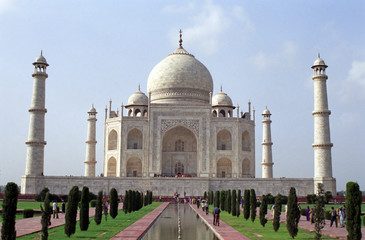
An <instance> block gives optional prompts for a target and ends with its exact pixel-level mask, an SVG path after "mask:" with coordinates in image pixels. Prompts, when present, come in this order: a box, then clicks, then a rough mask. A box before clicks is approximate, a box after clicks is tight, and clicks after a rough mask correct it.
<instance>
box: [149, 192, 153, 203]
mask: <svg viewBox="0 0 365 240" xmlns="http://www.w3.org/2000/svg"><path fill="white" fill-rule="evenodd" d="M149 193H150V197H149V201H150V204H152V200H153V196H152V191H150V192H149Z"/></svg>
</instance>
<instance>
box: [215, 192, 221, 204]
mask: <svg viewBox="0 0 365 240" xmlns="http://www.w3.org/2000/svg"><path fill="white" fill-rule="evenodd" d="M219 206H220V204H219V191H215V194H214V207H219Z"/></svg>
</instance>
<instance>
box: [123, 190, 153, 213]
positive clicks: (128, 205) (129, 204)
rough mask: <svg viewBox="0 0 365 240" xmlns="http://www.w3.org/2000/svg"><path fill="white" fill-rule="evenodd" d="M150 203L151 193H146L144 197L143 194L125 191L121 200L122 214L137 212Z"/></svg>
mask: <svg viewBox="0 0 365 240" xmlns="http://www.w3.org/2000/svg"><path fill="white" fill-rule="evenodd" d="M151 203H152V192H151V191H147V193H146V195H145V196H144V195H143V192H142V193H141V192H139V191H133V190H128V191H125V195H124V200H123V211H124V213H131V212H134V211H138V210H139V209H141V208H142V207H143V206H147V205H149V204H151Z"/></svg>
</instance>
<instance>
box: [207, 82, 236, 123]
mask: <svg viewBox="0 0 365 240" xmlns="http://www.w3.org/2000/svg"><path fill="white" fill-rule="evenodd" d="M233 109H235V107H234V106H233V104H232V99H231V98H230V97H229V96H228V95H227V93H225V92H223V90H222V86H221V91H220V92H218V93H217V94H215V95H214V97H213V98H212V114H213V117H233V112H232V110H233Z"/></svg>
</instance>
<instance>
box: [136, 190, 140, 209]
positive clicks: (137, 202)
mask: <svg viewBox="0 0 365 240" xmlns="http://www.w3.org/2000/svg"><path fill="white" fill-rule="evenodd" d="M135 202H136V211H138V210H139V209H141V193H140V192H139V191H136V200H135Z"/></svg>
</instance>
